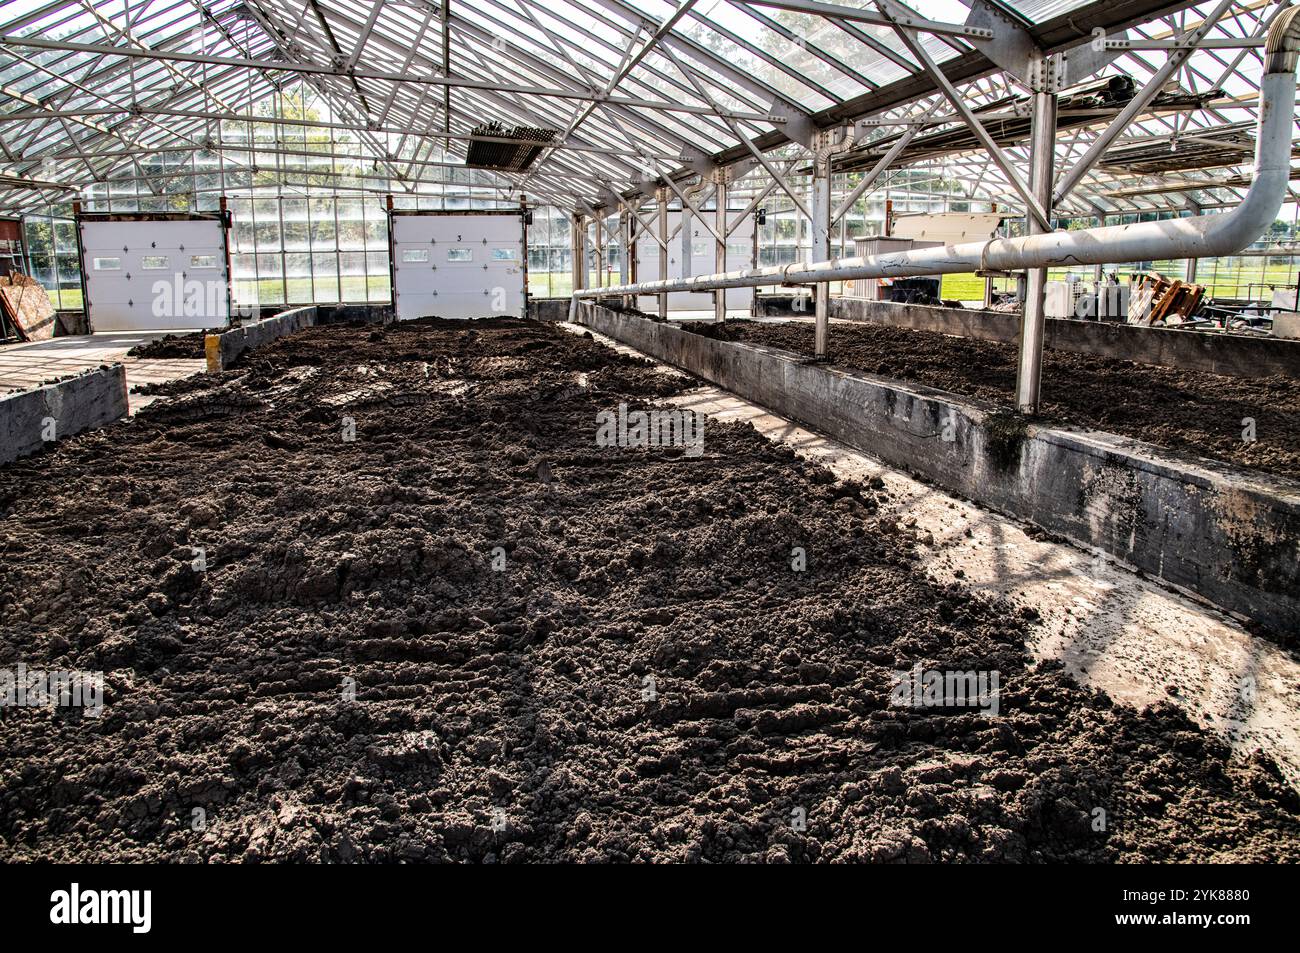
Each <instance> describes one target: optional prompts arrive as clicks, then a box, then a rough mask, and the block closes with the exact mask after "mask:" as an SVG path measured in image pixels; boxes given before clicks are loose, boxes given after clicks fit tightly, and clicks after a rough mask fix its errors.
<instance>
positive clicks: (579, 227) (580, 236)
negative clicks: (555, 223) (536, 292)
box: [569, 212, 587, 291]
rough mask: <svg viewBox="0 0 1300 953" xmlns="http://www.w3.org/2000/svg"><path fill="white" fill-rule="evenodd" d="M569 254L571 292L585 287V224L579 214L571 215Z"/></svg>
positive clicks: (584, 220)
mask: <svg viewBox="0 0 1300 953" xmlns="http://www.w3.org/2000/svg"><path fill="white" fill-rule="evenodd" d="M570 238H571V241H570V251H569V254H570V256H571V257H572V259H573V262H572V264H573V290H574V291H578V290H580V289H582V288H586V287H587V222H586V219H585V218H584V217H583V215H582V213H581V212H574V213H573V234H572V236H570Z"/></svg>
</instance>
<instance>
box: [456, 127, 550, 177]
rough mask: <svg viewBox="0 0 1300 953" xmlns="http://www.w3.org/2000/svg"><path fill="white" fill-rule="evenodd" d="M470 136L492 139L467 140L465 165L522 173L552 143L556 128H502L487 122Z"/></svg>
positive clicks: (475, 128)
mask: <svg viewBox="0 0 1300 953" xmlns="http://www.w3.org/2000/svg"><path fill="white" fill-rule="evenodd" d="M470 135H472V136H491V137H492V139H493V140H503V139H509V140H512V141H510V142H501V141H492V142H485V141H483V140H482V139H471V140H470V143H469V151H468V152H467V153H466V155H465V165H466V166H467V167H468V168H471V169H494V170H496V171H498V172H523V171H524V170H525V169H527V168H528V167H529V166H531V165H532V164H533V163H534V162H535V161H536V160H537V157H538V156H539V155H541V154H542V150H543V149H544V148H546V146H547V145H549V144H551V143H553V142H554V141H555V138H556V136H558V135H559V130H558V129H545V128H542V127H539V126H504V125H502V124H501V123H499V122H488V123H483V124H482V125H478V126H475V127H474V128H473V129H471V130H470Z"/></svg>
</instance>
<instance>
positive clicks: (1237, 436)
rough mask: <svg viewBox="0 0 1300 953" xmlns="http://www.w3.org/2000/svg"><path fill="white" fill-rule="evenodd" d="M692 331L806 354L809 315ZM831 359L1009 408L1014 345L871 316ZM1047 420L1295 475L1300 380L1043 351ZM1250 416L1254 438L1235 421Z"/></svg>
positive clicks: (843, 331)
mask: <svg viewBox="0 0 1300 953" xmlns="http://www.w3.org/2000/svg"><path fill="white" fill-rule="evenodd" d="M684 326H685V327H687V328H689V329H690V330H693V331H697V332H700V333H703V334H709V335H711V336H714V337H719V336H721V337H723V338H724V339H726V340H732V341H749V342H751V343H753V344H764V345H767V346H769V347H778V348H783V349H785V350H790V351H796V352H799V353H801V354H811V353H812V349H813V328H812V324H811V323H810V322H797V323H795V322H792V323H784V324H772V323H762V322H754V321H728V322H727V323H726V325H725V326H723V327H722V328H721V329H719V328H718V326H717V325H713V324H709V323H704V322H692V323H690V324H687V325H684ZM830 360H831V361H832V363H835V364H838V365H840V366H843V367H848V368H855V369H857V370H864V371H868V372H870V373H873V374H881V375H884V376H886V377H896V378H899V379H901V380H907V381H913V382H915V383H918V384H925V385H926V386H929V387H935V388H938V389H940V390H946V391H949V392H951V393H953V394H959V395H961V396H964V397H976V398H979V399H981V400H986V401H990V402H992V403H995V404H999V405H1001V406H1003V407H1008V408H1009V407H1012V406H1013V404H1014V399H1015V385H1016V348H1015V347H1014V346H1012V345H1009V344H998V343H995V342H992V341H976V340H972V339H971V338H961V337H953V336H950V335H946V334H940V333H938V332H936V331H914V330H912V329H910V328H890V327H883V326H880V325H874V324H834V325H832V326H831V332H830ZM1042 395H1043V406H1042V419H1043V421H1044V422H1045V423H1052V424H1060V425H1065V426H1076V427H1084V428H1089V429H1094V430H1104V431H1106V432H1108V433H1114V434H1120V435H1122V436H1126V437H1133V438H1136V439H1138V440H1143V441H1146V442H1147V443H1153V444H1157V445H1159V446H1162V447H1168V448H1169V449H1171V450H1175V451H1178V452H1180V453H1184V454H1191V455H1194V456H1202V457H1210V458H1213V459H1216V460H1223V461H1227V462H1229V463H1234V464H1237V465H1238V466H1243V467H1251V468H1253V469H1256V470H1262V471H1264V472H1267V473H1275V474H1279V475H1281V476H1287V477H1292V478H1300V380H1296V379H1295V378H1291V377H1283V376H1275V377H1256V378H1242V377H1224V376H1220V375H1217V374H1206V373H1203V372H1200V371H1181V370H1176V369H1174V368H1168V367H1156V366H1154V365H1150V364H1136V363H1133V362H1131V361H1117V360H1114V359H1112V358H1104V357H1093V356H1090V355H1087V354H1074V353H1071V352H1069V351H1056V350H1050V349H1049V350H1047V351H1046V352H1045V354H1044V358H1043V384H1042ZM1245 418H1253V419H1254V421H1255V436H1256V440H1255V441H1254V442H1246V441H1244V440H1243V439H1242V431H1243V427H1244V426H1245V425H1244V424H1243V423H1242V421H1243V420H1244V419H1245Z"/></svg>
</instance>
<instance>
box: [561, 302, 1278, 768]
mask: <svg viewBox="0 0 1300 953" xmlns="http://www.w3.org/2000/svg"><path fill="white" fill-rule="evenodd" d="M561 327H565V328H566V329H567V330H571V331H574V332H575V333H583V332H586V331H588V330H589V329H587V328H584V327H579V326H577V325H567V324H565V325H561ZM593 336H594V337H595V338H596V339H597V340H598V341H601V342H602V343H605V344H608V345H609V346H611V347H613V348H615V349H617V350H619V351H622V352H624V353H628V354H637V355H638V356H642V357H644V355H640V354H639V352H637V351H635V350H633V349H632V348H629V347H627V346H625V345H623V344H619V343H618V342H616V341H613V340H611V339H609V338H606V337H603V336H602V335H599V334H593ZM660 366H661V367H663V369H664V371H665V372H666V373H673V374H676V373H680V372H678V371H676V370H674V369H672V368H668V367H666V366H663V365H660ZM670 400H671V402H673V403H676V404H677V405H679V406H681V407H685V408H690V409H694V410H697V411H699V412H701V413H704V414H706V415H707V416H708V417H710V418H713V419H717V420H719V421H741V422H747V423H749V424H751V425H753V426H754V428H755V429H756V430H758V432H759V433H761V434H763V435H764V436H766V437H767V438H769V439H771V440H779V441H783V442H785V443H787V444H789V445H790V446H791V447H793V448H794V449H795V451H796V452H797V453H799V454H800V455H801V456H804V457H806V458H809V459H812V460H815V461H817V462H818V463H821V464H823V465H824V466H826V467H827V468H828V469H830V470H831V471H832V472H833V473H835V475H836V476H838V477H840V478H841V479H850V478H851V479H856V480H861V481H865V480H869V479H870V478H871V477H873V476H878V477H880V478H881V479H882V480H883V481H884V483H885V487H886V489H887V490H888V491H889V494H890V497H891V499H890V502H889V503H888V504H887V505H886V506H884V507H882V509H881V515H882V516H888V517H892V518H894V519H895V520H898V521H899V522H901V523H903V524H904V525H909V524H910V525H911V526H912V528H913V530H914V532H916V533H917V534H918V536H920V537H922V538H924V537H925V534H927V533H928V534H930V536H932V537H933V543H932V544H928V545H921V546H920V547H919V549H920V553H921V565H922V566H923V567H924V568H925V569H926V570H927V571H928V572H929V573H930V574H931V575H932V576H934V577H935V578H936V579H938V580H940V581H942V582H944V583H949V582H953V581H956V580H960V581H961V582H962V583H963V584H964V585H966V586H967V587H969V588H970V589H972V590H974V591H976V592H981V593H985V594H988V595H995V596H1001V597H1004V598H1006V599H1008V600H1010V601H1011V602H1013V603H1016V604H1018V605H1026V606H1032V607H1034V608H1035V609H1037V610H1038V612H1039V614H1040V616H1041V622H1040V623H1039V624H1038V625H1037V626H1036V627H1035V630H1036V633H1037V638H1036V640H1035V641H1034V642H1033V643H1032V644H1031V645H1029V646H1028V648H1029V650H1030V651H1031V653H1032V654H1033V655H1034V656H1035V657H1036V658H1039V659H1055V660H1059V661H1060V662H1061V663H1062V664H1063V665H1064V666H1065V669H1066V671H1068V672H1069V673H1070V674H1071V675H1073V676H1074V677H1075V678H1076V679H1078V680H1079V681H1080V682H1081V683H1082V684H1085V685H1088V686H1091V687H1093V688H1097V689H1100V690H1102V691H1105V692H1106V693H1107V694H1109V695H1110V697H1111V698H1112V699H1114V700H1115V701H1116V702H1121V703H1124V704H1128V705H1132V706H1134V707H1136V708H1142V707H1145V706H1148V705H1153V704H1156V703H1158V702H1171V703H1173V704H1175V705H1178V706H1179V707H1181V708H1182V709H1183V710H1184V711H1185V712H1187V714H1188V716H1189V717H1190V718H1191V719H1192V720H1193V721H1195V722H1196V723H1197V724H1199V725H1201V726H1202V727H1204V728H1206V729H1207V730H1211V731H1214V732H1216V733H1218V734H1219V735H1221V736H1222V737H1223V738H1225V739H1226V740H1227V741H1228V742H1229V743H1230V744H1231V745H1232V747H1233V748H1234V750H1236V751H1237V752H1239V753H1240V754H1242V755H1247V754H1249V753H1250V752H1251V751H1253V750H1255V749H1260V750H1263V751H1265V752H1266V753H1268V754H1269V755H1270V756H1271V757H1272V758H1273V759H1274V760H1275V761H1276V762H1277V764H1278V766H1279V768H1281V770H1282V771H1283V773H1284V774H1285V775H1286V776H1287V778H1288V780H1289V781H1290V782H1291V783H1292V784H1293V785H1295V786H1296V787H1297V788H1300V661H1297V659H1296V657H1295V656H1294V655H1293V654H1291V653H1288V652H1287V651H1285V650H1284V649H1282V648H1280V647H1278V646H1277V645H1275V644H1274V643H1272V642H1267V641H1264V640H1262V639H1258V638H1256V637H1254V636H1252V635H1251V634H1250V633H1248V632H1247V631H1246V630H1245V629H1244V628H1242V626H1241V625H1239V624H1238V623H1237V622H1235V621H1234V620H1233V619H1231V618H1229V617H1228V616H1227V615H1225V614H1223V613H1221V612H1219V611H1217V610H1215V609H1213V608H1210V607H1208V606H1205V605H1203V604H1201V603H1199V602H1196V601H1193V600H1192V599H1190V598H1188V597H1186V596H1184V595H1182V594H1180V593H1177V592H1174V591H1172V590H1170V589H1167V588H1165V587H1163V586H1159V585H1157V584H1155V583H1153V582H1151V581H1150V580H1149V579H1146V578H1143V577H1140V576H1138V575H1137V574H1136V573H1134V572H1133V571H1131V570H1130V569H1127V568H1125V567H1124V566H1122V565H1119V564H1117V563H1115V562H1114V561H1113V560H1110V559H1109V558H1107V557H1105V556H1103V555H1102V554H1100V553H1096V552H1092V551H1089V550H1087V549H1084V548H1083V547H1080V546H1075V545H1072V544H1067V543H1057V542H1048V541H1044V540H1039V539H1033V538H1031V537H1030V536H1029V535H1028V534H1027V533H1026V532H1025V530H1026V526H1025V524H1023V523H1020V522H1018V521H1016V520H1013V519H1009V518H1007V517H1003V516H1000V515H998V514H996V513H993V512H990V511H988V510H985V509H982V508H980V507H978V506H976V505H974V504H972V503H968V502H965V501H963V500H960V499H958V498H956V497H953V496H949V495H948V494H946V493H944V492H943V491H942V490H940V489H938V488H936V487H934V486H931V485H928V484H923V483H920V482H918V481H916V480H914V479H912V478H911V477H909V476H907V475H906V474H904V473H902V472H900V471H897V470H893V469H891V468H889V467H887V466H885V465H884V464H882V463H880V462H879V461H877V460H875V459H873V458H871V457H870V456H868V455H866V454H864V453H861V452H860V451H857V450H854V449H853V448H851V447H849V446H847V445H845V444H842V443H838V442H837V441H834V440H831V439H829V438H827V437H824V436H822V435H820V434H817V433H814V432H812V431H810V430H807V429H805V428H803V427H800V426H799V425H798V424H795V423H794V422H792V421H790V420H788V419H786V418H784V417H779V416H777V415H775V414H772V413H770V412H769V411H767V410H766V409H765V408H763V407H760V406H758V405H757V404H753V403H750V402H749V401H746V400H742V399H741V398H739V397H737V396H736V395H735V394H732V393H730V392H728V391H725V390H722V389H721V388H717V387H713V386H711V385H706V386H702V387H698V388H695V389H693V390H691V391H688V392H686V393H683V394H680V395H678V396H677V397H675V398H670ZM705 439H706V442H707V436H706V438H705ZM913 521H914V522H913ZM959 572H960V574H961V575H960V576H959V575H958V573H959Z"/></svg>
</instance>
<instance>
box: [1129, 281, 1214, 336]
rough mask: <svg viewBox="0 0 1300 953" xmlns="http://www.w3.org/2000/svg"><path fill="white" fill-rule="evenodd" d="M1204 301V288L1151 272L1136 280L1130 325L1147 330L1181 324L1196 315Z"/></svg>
mask: <svg viewBox="0 0 1300 953" xmlns="http://www.w3.org/2000/svg"><path fill="white" fill-rule="evenodd" d="M1204 298H1205V286H1204V285H1192V284H1188V283H1187V282H1185V281H1179V280H1177V279H1169V278H1166V277H1165V276H1164V275H1158V274H1156V273H1155V272H1148V273H1147V274H1145V275H1140V276H1137V277H1136V278H1134V281H1133V290H1132V293H1131V294H1130V296H1129V304H1128V323H1129V324H1142V325H1147V326H1150V325H1155V324H1182V323H1183V322H1184V321H1187V320H1190V319H1191V318H1192V316H1193V315H1195V314H1196V311H1197V309H1198V308H1200V306H1201V301H1202V300H1203V299H1204Z"/></svg>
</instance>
